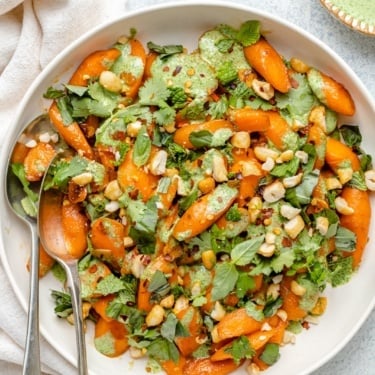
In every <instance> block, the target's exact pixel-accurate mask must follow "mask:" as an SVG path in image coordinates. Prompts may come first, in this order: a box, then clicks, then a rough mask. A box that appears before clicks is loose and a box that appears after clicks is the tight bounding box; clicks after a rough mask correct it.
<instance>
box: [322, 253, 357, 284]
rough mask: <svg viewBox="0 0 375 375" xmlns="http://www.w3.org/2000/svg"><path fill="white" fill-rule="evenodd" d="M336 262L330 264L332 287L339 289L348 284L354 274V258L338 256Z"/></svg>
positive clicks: (332, 261)
mask: <svg viewBox="0 0 375 375" xmlns="http://www.w3.org/2000/svg"><path fill="white" fill-rule="evenodd" d="M334 259H335V260H331V261H329V262H328V268H329V271H330V274H329V278H330V282H331V285H332V286H333V287H337V286H339V285H343V284H345V283H347V282H348V281H349V280H350V279H351V277H352V274H353V258H352V257H350V256H349V257H339V256H336V257H335V258H334Z"/></svg>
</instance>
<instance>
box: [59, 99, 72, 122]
mask: <svg viewBox="0 0 375 375" xmlns="http://www.w3.org/2000/svg"><path fill="white" fill-rule="evenodd" d="M56 105H57V108H58V109H59V111H60V114H61V119H62V121H63V123H64V125H65V126H69V125H70V124H71V123H72V122H74V119H73V117H72V110H73V109H72V106H71V103H70V101H69V98H68V97H67V96H63V97H60V98H58V99H57V100H56Z"/></svg>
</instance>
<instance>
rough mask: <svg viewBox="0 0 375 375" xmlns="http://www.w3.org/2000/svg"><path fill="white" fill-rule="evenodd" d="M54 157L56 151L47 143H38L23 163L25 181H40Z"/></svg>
mask: <svg viewBox="0 0 375 375" xmlns="http://www.w3.org/2000/svg"><path fill="white" fill-rule="evenodd" d="M55 155H56V151H55V149H54V148H53V147H52V146H51V145H50V144H49V143H43V142H38V143H37V145H36V146H35V147H33V148H31V149H30V151H29V152H28V153H27V155H26V157H25V160H24V162H23V163H24V166H25V173H26V178H27V180H28V181H39V180H41V178H42V177H43V175H44V172H45V171H46V170H47V168H48V166H49V164H50V163H51V161H52V159H53V158H54V157H55Z"/></svg>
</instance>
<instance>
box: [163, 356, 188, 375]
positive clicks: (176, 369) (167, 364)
mask: <svg viewBox="0 0 375 375" xmlns="http://www.w3.org/2000/svg"><path fill="white" fill-rule="evenodd" d="M160 364H161V367H163V370H164V371H165V372H166V373H167V375H185V372H184V367H185V364H186V358H185V357H183V356H182V355H180V357H179V359H178V362H175V361H173V360H172V359H169V360H168V361H161V363H160Z"/></svg>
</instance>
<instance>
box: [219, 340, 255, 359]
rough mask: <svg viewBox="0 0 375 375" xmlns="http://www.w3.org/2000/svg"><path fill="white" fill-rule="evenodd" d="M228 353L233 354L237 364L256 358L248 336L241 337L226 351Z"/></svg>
mask: <svg viewBox="0 0 375 375" xmlns="http://www.w3.org/2000/svg"><path fill="white" fill-rule="evenodd" d="M225 352H226V353H229V354H231V356H232V357H233V360H234V362H235V363H236V364H239V363H240V362H241V360H243V359H246V358H247V359H250V358H252V357H253V356H254V354H255V350H254V349H253V348H252V347H251V345H250V342H249V339H248V338H247V337H246V336H240V337H238V338H237V339H235V340H233V342H232V343H231V344H230V345H229V346H228V347H227V348H226V349H225Z"/></svg>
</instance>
